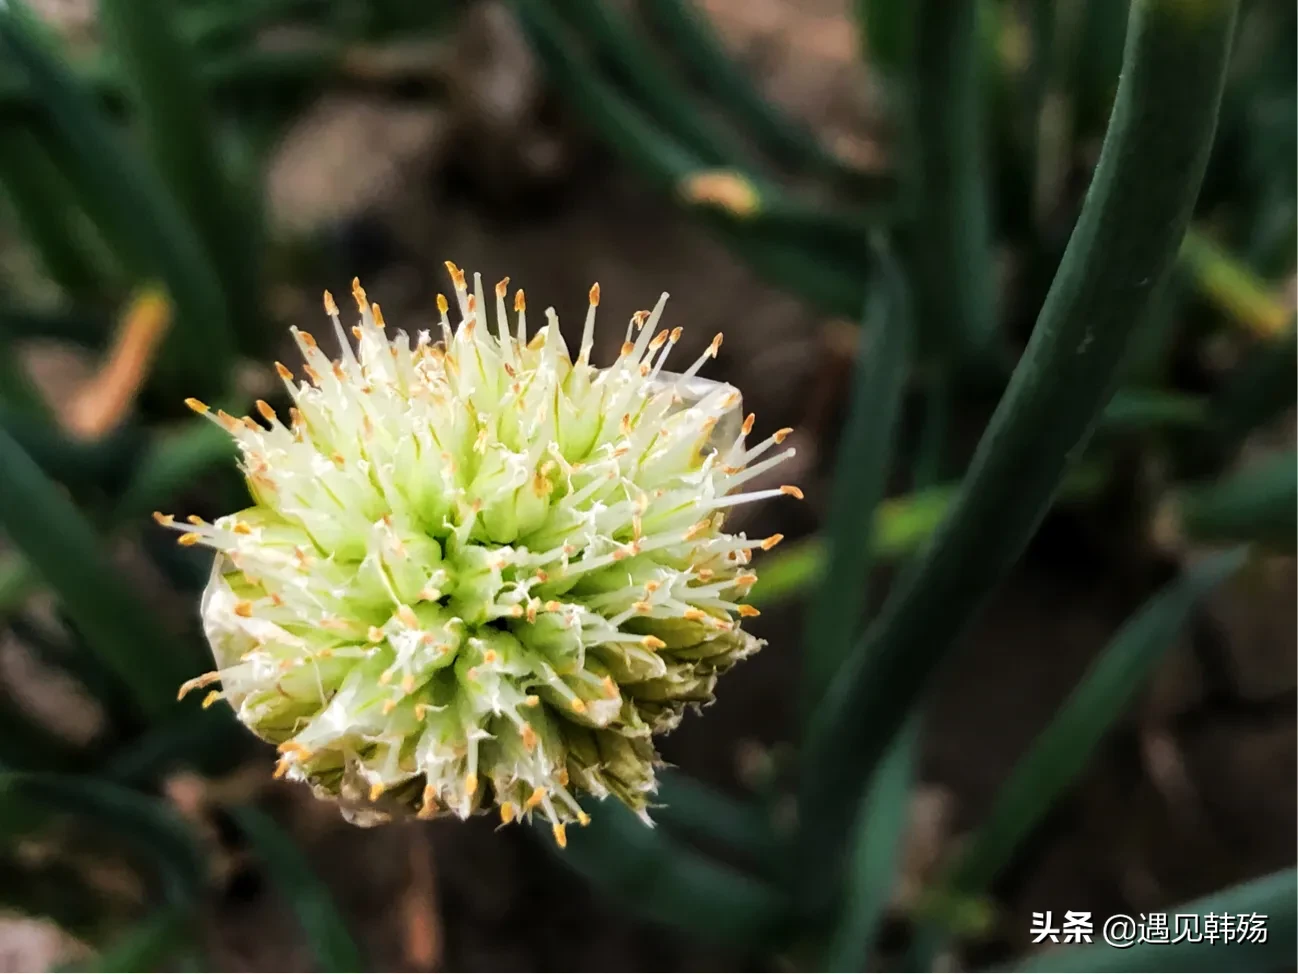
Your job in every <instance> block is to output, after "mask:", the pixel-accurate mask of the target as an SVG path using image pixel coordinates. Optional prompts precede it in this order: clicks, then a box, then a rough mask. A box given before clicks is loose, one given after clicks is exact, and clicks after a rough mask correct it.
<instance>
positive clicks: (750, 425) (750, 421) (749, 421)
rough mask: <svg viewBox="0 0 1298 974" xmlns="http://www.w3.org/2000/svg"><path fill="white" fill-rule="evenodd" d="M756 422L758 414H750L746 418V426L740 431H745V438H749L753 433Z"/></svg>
mask: <svg viewBox="0 0 1298 974" xmlns="http://www.w3.org/2000/svg"><path fill="white" fill-rule="evenodd" d="M756 421H757V414H756V413H749V414H748V415H747V416H745V417H744V425H743V426H742V427H740V429H742V430H743V433H744V436H747V435H748V434H749V433H751V432H752V431H753V423H755V422H756Z"/></svg>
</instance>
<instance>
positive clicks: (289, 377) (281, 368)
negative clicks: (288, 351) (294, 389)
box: [275, 362, 293, 382]
mask: <svg viewBox="0 0 1298 974" xmlns="http://www.w3.org/2000/svg"><path fill="white" fill-rule="evenodd" d="M275 371H276V372H278V373H279V377H280V378H281V379H283V380H284V381H285V382H292V381H293V373H292V372H290V371H289V370H288V366H287V365H285V364H284V363H283V362H276V363H275Z"/></svg>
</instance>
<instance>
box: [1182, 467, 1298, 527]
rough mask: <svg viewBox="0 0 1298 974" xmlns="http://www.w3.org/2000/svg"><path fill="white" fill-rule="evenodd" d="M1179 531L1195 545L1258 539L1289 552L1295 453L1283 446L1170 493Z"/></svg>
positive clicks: (1297, 476) (1296, 487) (1297, 486)
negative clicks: (1222, 474) (1229, 471)
mask: <svg viewBox="0 0 1298 974" xmlns="http://www.w3.org/2000/svg"><path fill="white" fill-rule="evenodd" d="M1172 510H1173V511H1174V512H1175V514H1176V517H1177V520H1178V521H1179V525H1180V530H1181V531H1182V533H1183V534H1184V535H1185V536H1186V537H1187V538H1192V539H1194V540H1195V541H1196V542H1200V543H1207V544H1212V543H1220V542H1223V541H1257V542H1261V543H1264V544H1267V545H1269V546H1272V547H1274V548H1276V549H1278V550H1279V551H1281V552H1286V553H1292V552H1293V551H1294V548H1295V545H1296V544H1298V454H1296V453H1295V452H1294V451H1293V450H1286V451H1284V452H1282V453H1278V454H1275V455H1274V456H1269V457H1266V458H1264V459H1262V460H1260V461H1258V462H1257V463H1254V464H1251V465H1250V466H1248V467H1246V468H1245V469H1243V470H1240V471H1237V472H1235V473H1233V474H1230V475H1228V476H1227V477H1224V478H1223V479H1221V480H1219V481H1216V482H1214V483H1209V484H1192V485H1188V486H1186V487H1182V488H1181V489H1180V490H1177V491H1175V492H1173V494H1172Z"/></svg>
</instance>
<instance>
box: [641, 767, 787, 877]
mask: <svg viewBox="0 0 1298 974" xmlns="http://www.w3.org/2000/svg"><path fill="white" fill-rule="evenodd" d="M650 814H651V815H652V816H653V819H654V821H655V822H658V823H659V824H660V825H661V826H664V827H666V828H667V829H668V830H669V831H672V832H677V833H681V834H685V835H691V836H694V837H696V838H700V839H704V840H707V841H709V842H715V843H717V844H718V845H720V846H722V847H724V848H730V849H734V850H736V851H738V852H740V853H742V854H743V855H744V856H746V857H747V858H748V859H749V860H751V861H752V862H753V863H755V864H760V863H763V862H767V863H769V862H770V860H771V858H772V856H773V855H774V852H775V848H776V835H775V829H774V827H773V825H772V823H771V822H770V821H769V820H768V818H767V815H766V812H765V810H764V809H763V808H761V807H760V806H759V805H757V804H756V803H754V802H752V801H744V800H742V799H738V798H732V797H730V796H729V795H725V794H722V793H721V792H719V791H716V790H715V789H713V788H710V787H708V786H707V785H705V784H703V783H702V782H701V781H698V780H696V779H694V778H691V777H690V776H689V775H687V774H683V773H681V772H679V771H671V770H666V771H663V772H661V773H660V774H659V776H658V793H657V795H655V797H654V804H653V806H652V807H651V808H650Z"/></svg>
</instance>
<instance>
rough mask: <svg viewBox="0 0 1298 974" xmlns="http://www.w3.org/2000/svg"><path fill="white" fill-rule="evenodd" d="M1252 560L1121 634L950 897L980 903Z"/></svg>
mask: <svg viewBox="0 0 1298 974" xmlns="http://www.w3.org/2000/svg"><path fill="white" fill-rule="evenodd" d="M1244 558H1245V552H1244V550H1242V549H1240V550H1237V551H1233V552H1231V553H1229V554H1227V555H1223V556H1219V557H1217V558H1213V559H1212V560H1210V561H1208V562H1206V563H1204V564H1202V565H1200V566H1198V567H1197V568H1195V569H1193V570H1192V571H1190V572H1188V573H1187V574H1186V575H1185V576H1184V577H1183V578H1181V579H1179V580H1177V581H1175V582H1173V583H1172V584H1170V585H1169V586H1168V587H1167V588H1166V589H1164V590H1163V591H1161V592H1159V593H1158V594H1157V595H1155V596H1154V597H1153V598H1152V599H1150V600H1149V602H1148V603H1147V604H1146V605H1145V607H1144V608H1142V609H1141V610H1140V612H1138V613H1137V614H1136V615H1135V616H1133V617H1132V618H1131V619H1130V621H1128V622H1127V623H1126V624H1125V625H1124V626H1123V627H1122V629H1121V630H1119V632H1118V633H1117V635H1116V636H1114V638H1113V640H1112V641H1111V642H1110V643H1109V645H1108V646H1107V647H1105V649H1104V651H1103V652H1102V653H1101V654H1100V655H1099V657H1098V658H1097V659H1096V660H1095V662H1094V663H1093V664H1092V665H1091V667H1090V669H1089V670H1088V671H1087V673H1086V675H1085V676H1083V677H1082V679H1081V680H1080V681H1079V682H1078V684H1077V686H1076V688H1074V690H1073V692H1072V693H1071V694H1069V697H1068V699H1067V700H1066V701H1064V704H1063V705H1062V706H1061V707H1060V708H1059V710H1058V711H1056V713H1055V716H1054V717H1053V718H1052V719H1051V721H1050V724H1049V725H1048V726H1047V727H1046V729H1045V730H1044V731H1042V732H1041V734H1040V735H1038V737H1037V738H1036V740H1034V741H1033V742H1032V747H1031V749H1030V750H1029V751H1028V753H1027V754H1026V755H1024V757H1023V758H1022V759H1021V760H1020V761H1019V762H1018V764H1017V765H1015V768H1014V771H1013V772H1012V773H1011V774H1010V777H1009V780H1008V781H1006V782H1005V784H1004V785H1003V786H1002V787H1001V789H1000V790H999V791H998V792H997V795H996V801H995V803H994V804H993V806H992V809H991V811H990V812H989V813H988V815H987V818H986V819H985V820H984V822H983V823H982V824H981V825H980V826H979V828H978V830H977V831H976V832H975V833H974V835H973V837H972V838H971V839H970V840H969V841H968V843H967V845H966V846H965V848H964V851H963V852H962V853H961V855H960V858H959V859H958V861H957V862H956V864H955V865H954V867H953V868H952V870H951V872H950V875H949V876H948V878H947V879H946V880H945V881H944V882H943V883H942V887H943V889H944V890H945V892H946V893H947V894H954V895H955V896H957V897H972V896H978V895H980V894H982V893H984V892H985V891H986V890H987V888H988V887H989V886H990V885H991V883H992V882H993V881H994V880H995V879H996V877H997V876H998V875H999V874H1000V872H1001V871H1002V870H1003V869H1004V868H1005V867H1006V866H1007V865H1008V864H1009V863H1010V861H1011V858H1012V856H1013V854H1014V851H1015V850H1016V849H1017V848H1018V847H1019V846H1020V845H1021V844H1022V842H1023V841H1024V840H1025V839H1026V838H1027V837H1028V836H1029V835H1030V834H1031V833H1032V831H1033V830H1034V829H1035V828H1036V827H1037V826H1038V825H1039V824H1040V823H1041V821H1042V820H1043V819H1044V818H1045V816H1046V814H1047V813H1048V812H1049V811H1050V809H1051V808H1052V807H1053V806H1054V804H1055V802H1056V801H1057V800H1058V799H1059V798H1060V797H1061V796H1062V795H1063V793H1064V792H1065V790H1066V789H1067V788H1068V787H1069V786H1070V785H1071V784H1072V782H1073V781H1074V780H1076V778H1077V776H1078V775H1079V774H1081V772H1082V771H1083V770H1084V768H1085V766H1086V764H1087V762H1088V761H1089V759H1090V756H1091V754H1092V753H1093V752H1094V750H1095V748H1096V746H1098V744H1099V742H1100V740H1101V739H1102V738H1103V736H1104V734H1105V733H1106V732H1107V731H1108V730H1109V728H1110V727H1112V726H1113V725H1114V724H1115V723H1116V722H1117V721H1118V719H1119V718H1120V717H1121V716H1122V715H1123V713H1124V712H1125V711H1126V709H1127V707H1128V705H1129V704H1130V702H1131V700H1132V698H1133V697H1134V696H1135V694H1136V693H1137V691H1139V690H1140V689H1141V688H1142V687H1143V686H1144V685H1145V683H1146V681H1147V680H1148V679H1149V677H1150V675H1151V674H1152V673H1153V671H1154V667H1155V666H1156V665H1157V664H1158V662H1159V661H1160V660H1161V659H1162V658H1163V655H1164V653H1165V652H1166V651H1167V650H1168V649H1169V648H1170V647H1171V646H1172V645H1173V644H1174V643H1175V641H1176V635H1177V633H1178V632H1179V631H1180V630H1181V628H1182V627H1183V626H1184V625H1185V622H1186V620H1187V619H1188V618H1189V616H1190V613H1191V612H1192V610H1193V609H1194V607H1195V605H1196V604H1197V603H1198V601H1199V600H1200V599H1201V598H1202V597H1203V596H1205V595H1206V594H1207V593H1209V592H1210V591H1212V589H1214V588H1215V587H1216V586H1217V585H1218V584H1219V583H1221V582H1222V581H1224V580H1225V579H1227V578H1228V577H1230V575H1232V574H1233V573H1234V572H1236V571H1237V570H1238V569H1239V568H1240V566H1241V565H1243V563H1244Z"/></svg>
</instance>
